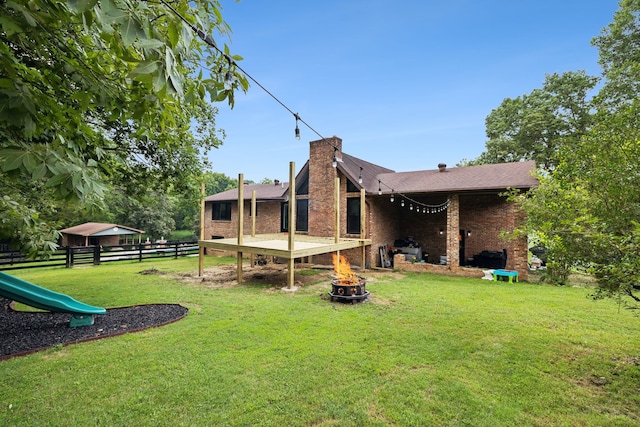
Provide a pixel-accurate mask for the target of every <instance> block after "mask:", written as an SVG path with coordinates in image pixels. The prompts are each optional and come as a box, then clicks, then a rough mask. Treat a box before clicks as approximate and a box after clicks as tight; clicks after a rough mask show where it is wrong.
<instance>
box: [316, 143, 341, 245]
mask: <svg viewBox="0 0 640 427" xmlns="http://www.w3.org/2000/svg"><path fill="white" fill-rule="evenodd" d="M334 147H336V148H337V152H336V150H334ZM334 155H336V156H337V157H338V158H340V157H342V139H340V138H338V137H337V136H334V137H331V138H326V139H320V140H317V141H311V142H310V143H309V235H310V236H322V237H331V236H334V235H335V231H334V229H333V228H334V227H333V225H334V219H335V212H334V209H333V207H334V201H333V193H334V179H335V177H336V176H338V172H337V170H336V168H334V167H333V166H332V165H331V162H332V160H333V156H334Z"/></svg>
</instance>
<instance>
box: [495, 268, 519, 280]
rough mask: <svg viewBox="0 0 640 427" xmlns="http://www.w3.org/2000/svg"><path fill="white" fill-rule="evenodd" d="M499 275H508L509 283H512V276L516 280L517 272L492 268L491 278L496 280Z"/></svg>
mask: <svg viewBox="0 0 640 427" xmlns="http://www.w3.org/2000/svg"><path fill="white" fill-rule="evenodd" d="M500 277H508V278H509V283H513V278H514V277H515V280H516V282H517V281H518V272H517V271H515V270H493V280H494V281H497V280H498V278H500Z"/></svg>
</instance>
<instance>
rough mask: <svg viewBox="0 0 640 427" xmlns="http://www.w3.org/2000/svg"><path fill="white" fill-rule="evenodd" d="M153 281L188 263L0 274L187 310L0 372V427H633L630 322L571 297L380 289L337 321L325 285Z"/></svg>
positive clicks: (390, 279) (75, 292)
mask: <svg viewBox="0 0 640 427" xmlns="http://www.w3.org/2000/svg"><path fill="white" fill-rule="evenodd" d="M216 262H231V263H233V260H232V259H229V258H223V259H217V258H211V257H208V258H207V260H206V266H207V267H209V266H211V265H212V264H214V263H216ZM152 267H153V268H157V269H158V270H160V271H161V272H163V273H180V272H187V271H191V272H193V274H195V271H196V270H197V258H185V259H179V260H167V261H157V260H153V261H146V262H143V263H141V264H140V263H120V264H107V265H101V266H98V267H84V268H77V269H48V270H32V271H20V272H15V273H12V274H15V275H16V276H19V277H21V278H23V279H26V280H29V281H31V282H34V283H36V284H39V285H41V286H44V287H48V288H50V289H53V290H56V291H59V292H64V293H68V294H70V295H72V296H73V297H74V298H76V299H78V300H80V301H83V302H87V303H90V304H92V305H98V306H104V307H118V306H126V305H134V304H144V303H165V302H166V303H180V304H183V305H184V306H186V307H188V308H189V310H190V311H189V314H188V315H187V317H186V318H184V319H183V320H180V321H179V322H176V323H173V324H170V325H167V326H163V327H160V328H153V329H149V330H146V331H143V332H139V333H133V334H128V335H124V336H118V337H113V338H107V339H103V340H99V341H94V342H87V343H82V344H76V345H71V346H67V347H63V348H62V347H57V348H52V349H50V350H46V351H44V352H40V353H36V354H32V355H29V356H26V357H21V358H14V359H10V360H7V361H4V362H0V373H1V374H2V379H3V380H2V383H1V385H0V425H6V426H37V425H47V426H56V425H73V426H80V425H91V426H93V425H98V426H157V425H163V426H164V425H167V426H181V425H182V426H193V425H202V426H214V425H215V426H220V425H234V426H236V425H241V426H242V425H246V426H255V425H266V426H284V425H295V426H298V425H299V426H311V425H313V426H343V425H347V426H350V425H354V426H370V425H373V426H375V425H381V426H382V425H408V426H418V425H420V426H422V425H469V426H502V425H523V426H548V425H561V426H576V425H578V426H582V425H589V426H590V425H596V426H604V425H607V426H608V425H619V426H626V425H628V426H631V425H635V426H637V425H640V319H639V318H638V317H637V316H635V315H634V314H633V313H630V312H628V311H625V310H618V307H617V306H616V305H615V302H614V301H611V300H607V301H598V302H594V301H592V300H591V299H589V298H588V294H589V290H588V289H585V288H580V287H551V286H546V285H537V284H530V283H519V284H507V283H496V282H490V281H484V280H479V279H466V278H451V277H443V276H436V275H426V274H425V275H420V274H407V275H403V274H388V275H386V276H385V275H383V276H380V275H376V277H375V278H372V280H370V282H369V283H368V284H367V289H368V290H370V291H371V294H372V298H371V301H370V302H367V303H364V304H359V305H353V306H352V305H343V304H338V303H330V302H329V301H328V300H327V299H326V298H325V295H326V293H327V292H328V290H329V289H330V284H329V283H328V281H326V280H322V281H321V282H320V283H319V284H315V285H307V286H305V287H303V288H302V289H301V290H300V291H298V292H297V293H294V294H290V293H284V292H281V291H280V290H279V288H276V287H269V286H266V285H258V284H251V283H247V284H245V285H243V286H233V287H226V288H218V289H215V288H211V287H207V283H206V282H205V283H196V282H195V281H192V282H185V281H178V280H175V279H172V278H171V277H170V275H168V274H167V275H142V274H138V272H139V271H141V270H145V269H150V268H152ZM173 276H175V275H173ZM325 276H326V272H322V273H320V274H319V275H318V277H319V278H320V277H325Z"/></svg>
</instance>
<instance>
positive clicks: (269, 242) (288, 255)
mask: <svg viewBox="0 0 640 427" xmlns="http://www.w3.org/2000/svg"><path fill="white" fill-rule="evenodd" d="M336 240H337V241H336ZM240 241H241V243H238V239H237V238H235V237H234V238H227V239H214V240H199V241H198V245H199V246H200V253H201V257H202V254H203V252H204V250H203V249H204V248H211V249H217V250H223V251H230V252H236V253H238V282H241V281H242V263H241V262H240V258H241V257H242V254H244V253H248V254H257V255H268V256H275V257H278V258H283V259H286V260H288V263H287V264H288V266H287V268H288V269H289V272H288V280H287V281H288V289H294V286H293V283H294V277H293V273H294V272H293V267H294V264H293V260H294V259H296V258H304V257H308V256H313V255H320V254H326V253H331V252H338V251H342V250H347V249H353V248H362V251H363V257H362V258H363V260H364V249H365V247H366V246H370V245H371V240H370V239H346V238H341V239H335V238H331V237H312V236H305V235H295V239H294V241H293V249H289V247H290V244H291V241H290V239H289V235H288V234H286V233H279V234H261V235H257V236H253V237H252V236H242V239H240ZM200 264H201V265H202V262H201V263H200ZM199 274H200V275H202V271H200V273H199Z"/></svg>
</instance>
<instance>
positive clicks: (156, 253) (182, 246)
mask: <svg viewBox="0 0 640 427" xmlns="http://www.w3.org/2000/svg"><path fill="white" fill-rule="evenodd" d="M198 252H199V247H198V241H197V240H194V241H188V242H167V243H140V244H132V245H118V246H66V247H62V248H60V249H58V250H57V251H55V252H54V253H53V254H52V255H51V256H50V257H49V258H47V259H43V260H32V259H27V258H26V257H25V256H24V255H23V254H21V253H19V252H0V270H17V269H24V268H39V267H56V266H64V267H67V268H70V267H73V266H75V265H82V264H92V265H100V264H101V263H103V262H114V261H125V260H138V261H142V260H143V259H151V258H162V257H174V258H178V257H180V256H187V255H194V254H198Z"/></svg>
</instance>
